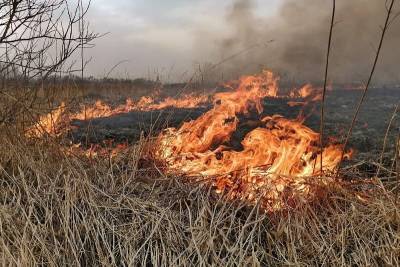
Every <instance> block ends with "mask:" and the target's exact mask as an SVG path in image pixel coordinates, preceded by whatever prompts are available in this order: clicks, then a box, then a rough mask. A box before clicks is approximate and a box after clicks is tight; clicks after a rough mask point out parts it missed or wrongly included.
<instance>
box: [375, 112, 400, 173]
mask: <svg viewBox="0 0 400 267" xmlns="http://www.w3.org/2000/svg"><path fill="white" fill-rule="evenodd" d="M398 109H399V104H397V106H396V108H395V109H394V111H393V114H392V117H391V118H390V121H389V124H388V127H387V129H386V133H385V138H384V139H383V146H382V151H381V157H380V160H379V166H378V170H377V171H376V177H378V176H379V173H380V171H381V165H382V163H383V154H384V153H385V149H386V143H387V138H388V136H389V132H390V128H391V127H392V124H393V121H394V118H395V117H396V115H397V110H398Z"/></svg>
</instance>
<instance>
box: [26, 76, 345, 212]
mask: <svg viewBox="0 0 400 267" xmlns="http://www.w3.org/2000/svg"><path fill="white" fill-rule="evenodd" d="M278 81H279V78H278V77H277V76H275V75H274V74H273V73H272V72H270V71H263V72H262V73H261V74H259V75H254V76H252V75H250V76H244V77H242V78H240V79H239V80H238V81H232V82H229V83H226V84H225V85H224V87H225V89H226V90H225V91H224V92H219V93H215V94H213V95H207V94H204V95H194V94H187V95H183V96H181V97H179V98H172V97H167V98H164V99H162V100H159V101H157V100H156V99H157V98H158V97H159V94H158V93H156V94H153V95H152V96H144V97H142V98H141V99H140V100H139V101H137V102H135V101H133V100H132V99H127V100H126V103H125V104H123V105H120V106H117V107H115V108H112V107H110V106H109V105H107V104H105V103H103V102H101V101H96V103H95V104H94V105H93V106H89V107H87V106H86V107H82V108H81V110H80V111H79V112H76V113H71V112H69V111H68V110H67V108H66V106H65V104H61V105H60V107H58V108H57V109H55V110H54V111H53V112H51V113H49V114H47V115H44V116H42V117H40V119H39V121H38V122H37V123H36V125H34V126H32V127H31V128H30V129H29V130H28V131H27V135H28V136H30V137H43V136H45V135H49V136H59V135H62V134H63V133H66V132H68V131H69V130H70V129H71V127H72V126H71V123H70V122H71V121H73V120H90V119H94V118H100V117H109V116H113V115H117V114H121V113H127V112H130V111H135V110H136V111H151V110H159V109H164V108H168V107H176V108H195V107H199V106H203V105H206V104H208V103H210V101H212V103H213V107H212V109H210V110H209V111H207V112H205V113H204V114H203V115H202V116H200V117H199V118H197V119H196V120H192V121H189V122H185V123H183V125H182V126H181V127H180V128H168V129H165V130H164V131H163V132H161V133H160V134H159V136H158V137H157V140H156V145H155V147H153V152H152V153H153V156H154V157H155V159H156V160H157V162H162V163H163V164H164V166H165V167H166V168H165V169H166V172H167V173H169V174H179V175H181V174H183V175H184V176H186V177H187V178H189V179H192V180H206V181H209V182H210V183H211V185H212V186H213V187H214V188H215V191H216V192H217V193H224V194H225V195H226V196H228V197H229V198H239V199H242V200H245V201H249V202H256V201H259V200H260V201H261V204H262V205H263V207H264V208H265V209H266V210H268V211H276V210H280V209H282V208H285V207H287V206H288V205H289V204H288V203H294V202H295V200H296V199H299V198H300V199H310V198H311V199H313V198H314V197H315V196H316V195H317V192H316V191H315V190H314V187H313V185H312V184H313V183H314V182H318V183H321V180H320V179H319V178H317V177H321V176H323V177H326V179H325V178H324V179H323V180H322V183H328V182H329V181H333V180H334V179H331V178H328V177H329V174H331V173H333V172H334V171H335V170H336V168H337V165H338V164H339V162H340V159H341V153H342V149H343V147H342V145H340V144H337V143H334V142H331V143H330V144H328V145H326V146H325V147H323V148H322V149H321V148H320V144H319V140H320V135H319V134H318V133H316V132H314V131H313V130H312V129H310V128H308V127H307V126H305V125H304V124H303V121H304V117H303V116H302V113H303V111H302V112H301V114H300V115H301V116H298V118H297V119H287V118H284V117H282V116H280V115H270V116H262V115H261V114H262V113H263V107H264V105H263V102H264V101H265V99H268V98H284V99H289V98H290V99H294V100H295V101H289V102H288V105H306V104H309V103H315V102H318V101H320V100H321V92H322V89H321V88H314V87H313V86H312V85H311V84H306V85H304V86H303V87H301V88H299V89H294V90H292V91H290V92H289V93H288V94H280V91H279V86H278ZM238 139H239V140H238ZM238 141H239V142H238ZM128 148H129V146H128V145H127V144H122V145H117V146H116V147H114V148H113V146H112V145H109V146H107V145H106V146H99V145H96V144H95V145H90V147H89V148H88V149H84V148H83V147H82V146H80V145H72V146H70V147H69V148H66V149H65V151H66V152H67V153H69V154H75V155H84V156H86V157H88V158H93V157H101V156H107V155H108V156H109V157H115V156H117V155H118V154H121V153H123V151H125V150H126V149H128ZM351 154H352V152H351V151H350V152H348V153H346V155H345V156H346V158H348V157H350V156H351ZM321 158H322V166H321ZM321 170H322V173H321Z"/></svg>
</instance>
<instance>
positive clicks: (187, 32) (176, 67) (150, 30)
mask: <svg viewBox="0 0 400 267" xmlns="http://www.w3.org/2000/svg"><path fill="white" fill-rule="evenodd" d="M233 2H234V1H233V0H218V1H217V0H112V1H111V0H93V1H92V6H91V9H90V11H89V16H88V21H89V22H90V25H91V28H92V29H93V30H94V31H95V32H98V33H108V34H107V35H106V36H104V37H102V38H101V39H98V40H96V42H95V44H96V47H95V48H93V49H90V50H87V51H86V52H85V54H86V57H87V58H89V57H92V61H91V62H90V64H89V65H88V67H87V70H86V74H87V75H94V76H100V77H101V76H104V75H106V73H108V72H109V70H110V69H111V68H112V67H113V66H114V65H115V64H117V63H118V62H120V61H123V60H126V62H124V63H122V64H121V65H119V66H118V67H117V68H116V69H115V70H114V71H113V72H112V74H111V76H114V77H115V76H116V77H121V78H123V77H129V78H136V77H143V76H147V74H148V73H149V72H150V73H154V71H155V70H156V71H159V72H161V73H162V74H163V75H164V76H165V77H164V79H166V76H168V75H170V76H171V77H172V79H174V80H176V79H185V78H186V77H185V76H182V74H183V73H184V72H185V71H191V70H192V69H193V65H194V63H195V62H205V61H207V58H198V57H199V56H198V55H202V56H201V57H206V55H205V54H206V53H204V52H203V51H198V50H201V49H202V47H201V46H199V45H197V44H196V42H198V40H199V38H201V35H202V34H206V33H207V31H208V30H210V31H212V32H216V29H220V30H221V32H223V31H224V30H228V29H226V28H227V24H226V14H227V13H228V12H229V11H230V10H231V9H232V5H233ZM255 2H256V4H257V9H256V15H257V16H262V17H268V16H273V14H274V13H275V12H276V11H277V9H278V6H279V2H280V1H279V0H257V1H255ZM214 39H218V36H217V37H215V38H214ZM213 41H215V42H217V41H218V40H213V39H211V40H210V42H211V44H210V45H209V47H208V50H210V47H211V50H212V47H213V44H212V42H213Z"/></svg>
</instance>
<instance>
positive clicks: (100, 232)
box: [0, 132, 400, 266]
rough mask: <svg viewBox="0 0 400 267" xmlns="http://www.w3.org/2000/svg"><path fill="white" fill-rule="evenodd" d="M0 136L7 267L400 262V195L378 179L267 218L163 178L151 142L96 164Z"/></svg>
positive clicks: (0, 242)
mask: <svg viewBox="0 0 400 267" xmlns="http://www.w3.org/2000/svg"><path fill="white" fill-rule="evenodd" d="M0 141H1V144H2V147H3V150H2V151H3V152H2V153H1V157H0V181H1V187H0V188H1V189H0V199H1V200H2V201H1V206H0V227H1V235H0V247H1V249H0V251H1V252H0V257H1V261H2V262H3V263H4V264H5V265H8V264H12V265H31V264H32V265H39V264H42V265H43V264H44V265H65V264H67V265H79V264H81V265H106V266H110V265H163V266H176V265H179V266H182V265H191V266H193V265H208V264H213V265H216V266H227V265H235V266H248V265H253V266H259V265H264V266H265V265H273V266H275V265H278V266H281V265H286V266H287V265H303V266H308V265H317V266H323V265H326V266H332V265H359V266H371V265H375V266H382V265H391V266H396V265H399V264H400V259H399V255H400V253H399V252H400V251H399V248H400V235H399V230H400V228H399V227H400V209H399V205H398V203H399V197H398V195H396V194H395V193H394V192H390V191H389V190H388V189H385V188H384V187H382V186H381V185H379V184H375V185H369V186H366V184H363V187H362V188H361V187H359V186H356V185H354V186H346V187H344V186H340V184H337V186H335V187H333V186H329V185H327V186H323V185H321V186H323V187H324V188H323V189H324V192H325V194H324V195H323V196H321V197H320V198H319V200H318V201H317V202H315V201H314V202H306V203H303V205H298V206H297V207H294V208H292V209H290V210H287V211H285V212H282V211H281V212H275V213H265V212H264V210H263V209H260V206H259V205H253V206H249V205H248V204H246V203H244V202H241V201H239V200H233V201H227V200H226V199H225V198H223V197H222V196H221V195H218V194H215V193H213V190H210V188H209V187H208V186H205V185H202V184H197V185H195V184H193V183H187V182H185V180H184V179H182V178H181V177H177V176H165V175H164V174H162V173H161V172H159V170H158V169H157V168H156V167H154V165H153V164H152V163H151V162H143V161H142V160H141V159H142V158H143V155H142V153H143V151H144V147H145V145H144V143H145V142H146V140H142V141H141V142H139V143H138V144H137V145H135V146H132V147H130V148H129V149H128V150H126V151H124V153H123V154H119V156H118V157H114V158H102V157H98V158H92V159H89V158H86V157H79V156H73V157H71V155H67V154H64V153H63V152H62V150H60V149H59V147H58V146H59V145H58V143H52V142H49V141H40V142H35V143H32V142H29V141H24V139H23V138H18V137H14V136H13V135H10V134H9V133H7V132H6V133H5V134H3V135H1V140H0ZM354 178H357V177H354ZM365 187H367V188H365ZM366 189H368V191H367V190H366ZM357 191H360V192H368V193H367V194H366V196H364V197H360V196H359V195H357V194H355V192H357Z"/></svg>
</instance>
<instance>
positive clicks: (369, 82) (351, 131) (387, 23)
mask: <svg viewBox="0 0 400 267" xmlns="http://www.w3.org/2000/svg"><path fill="white" fill-rule="evenodd" d="M394 3H395V0H391V2H390V6H389V8H388V9H387V16H386V20H385V25H384V27H383V28H382V35H381V38H380V41H379V45H378V50H377V51H376V55H375V59H374V63H373V65H372V69H371V72H370V74H369V77H368V81H367V83H366V85H365V89H364V92H363V94H362V96H361V99H360V101H359V103H358V105H357V108H356V111H355V113H354V116H353V120H352V121H351V124H350V128H349V131H348V133H347V136H346V139H345V142H344V144H343V150H342V155H341V157H340V161H339V164H338V170H337V172H336V176H339V172H340V167H341V163H342V161H343V159H344V155H345V151H346V148H347V144H348V142H349V139H350V137H351V134H352V133H353V128H354V125H355V122H356V120H357V117H358V114H359V113H360V109H361V106H362V104H363V102H364V99H365V96H366V95H367V92H368V89H369V86H370V84H371V81H372V77H373V76H374V73H375V68H376V65H377V63H378V59H379V56H380V53H381V50H382V45H383V40H384V39H385V35H386V32H387V29H388V26H389V21H390V15H391V13H392V10H393V6H394Z"/></svg>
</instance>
